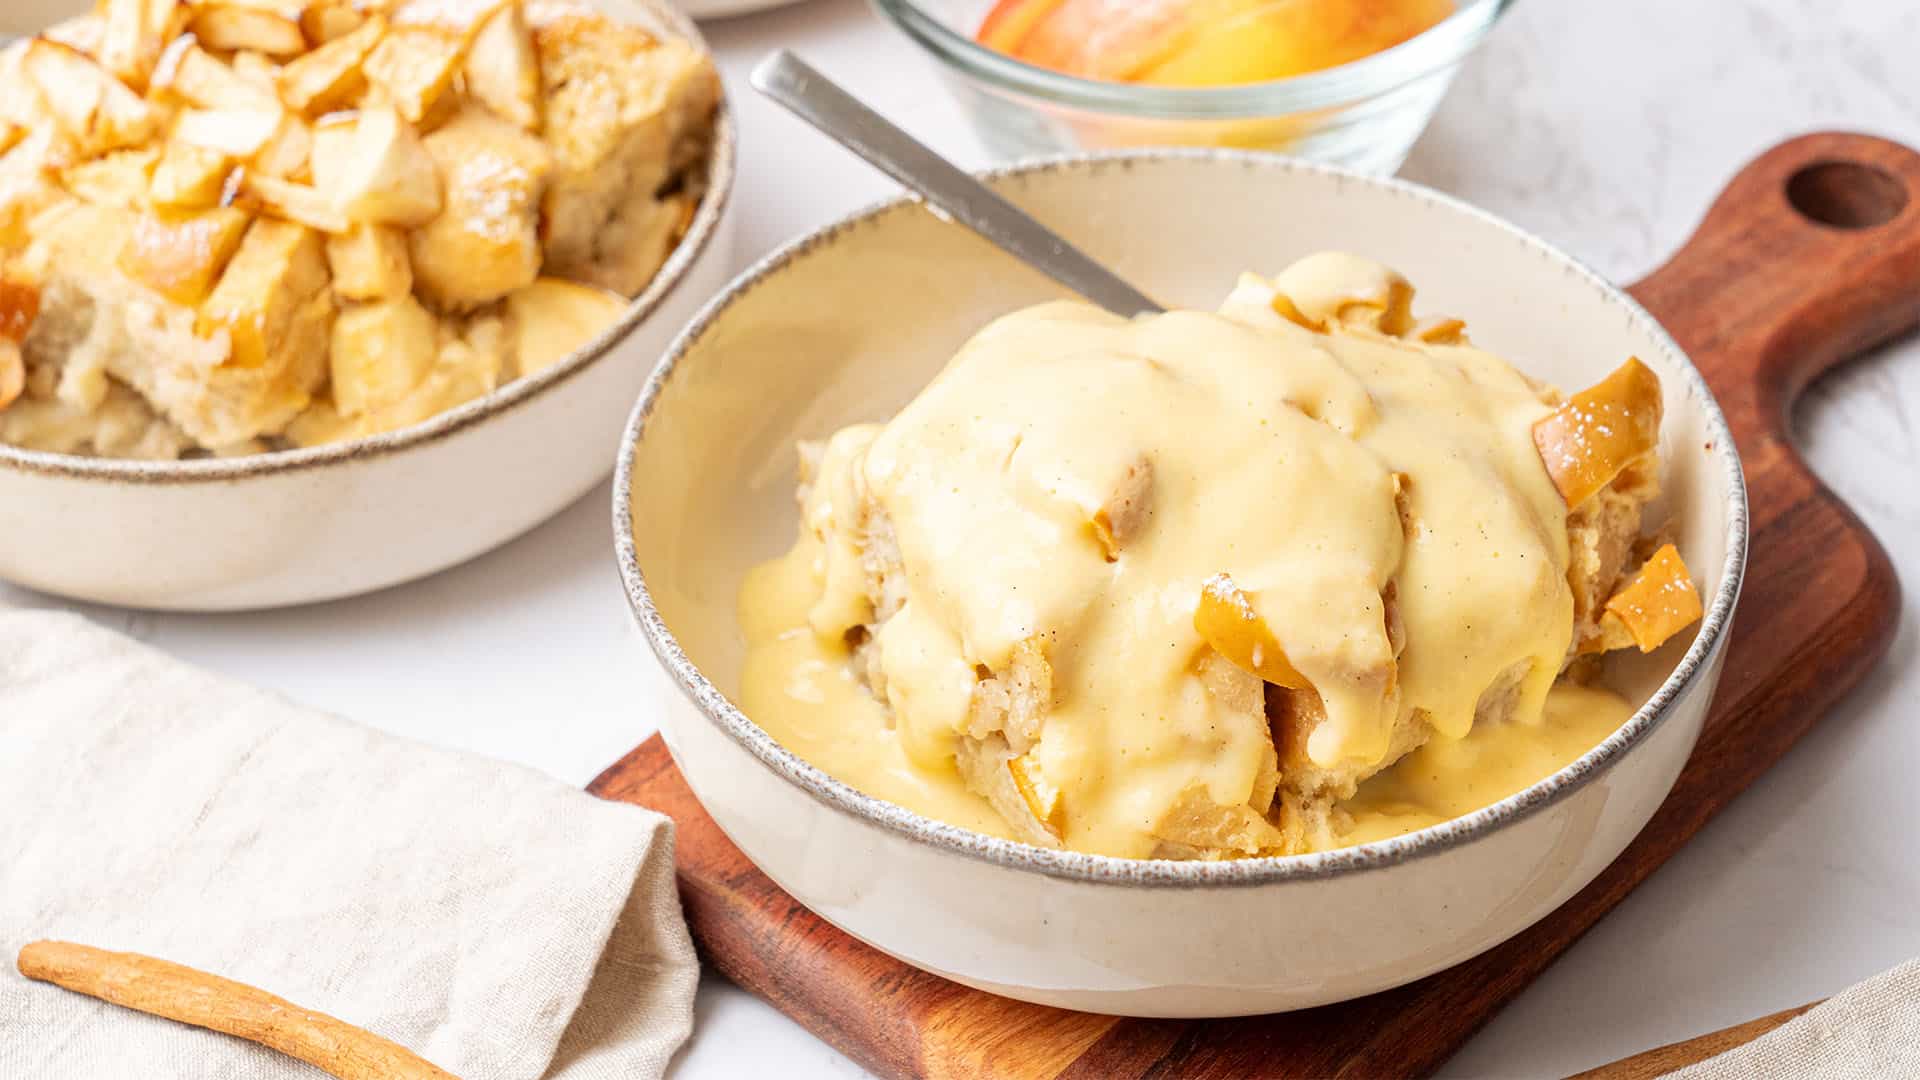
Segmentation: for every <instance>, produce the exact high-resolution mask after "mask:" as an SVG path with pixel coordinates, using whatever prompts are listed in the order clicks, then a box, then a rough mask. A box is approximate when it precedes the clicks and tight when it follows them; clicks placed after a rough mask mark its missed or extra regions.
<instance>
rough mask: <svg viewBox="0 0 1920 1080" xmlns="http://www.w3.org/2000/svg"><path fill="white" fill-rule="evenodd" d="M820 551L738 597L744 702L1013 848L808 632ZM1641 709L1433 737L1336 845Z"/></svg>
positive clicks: (1536, 774)
mask: <svg viewBox="0 0 1920 1080" xmlns="http://www.w3.org/2000/svg"><path fill="white" fill-rule="evenodd" d="M816 556H817V550H816V549H815V547H814V546H813V545H812V544H810V543H806V542H802V543H800V544H798V545H795V547H794V548H793V549H792V550H791V551H789V552H788V553H787V554H785V555H783V556H781V557H780V558H777V559H773V560H770V561H768V562H766V563H763V564H761V565H760V566H758V567H755V568H754V570H753V571H752V573H751V574H749V576H748V578H747V582H746V585H745V587H744V588H742V589H741V592H740V619H741V625H742V626H743V627H745V629H746V633H747V643H748V651H747V666H746V672H745V675H744V676H743V678H742V686H741V700H742V703H743V704H744V706H745V708H746V710H747V713H748V715H750V716H752V717H753V718H754V720H755V722H757V723H758V724H759V725H760V726H761V727H763V728H765V729H766V731H767V734H769V735H772V736H773V737H774V738H775V739H777V740H779V742H780V744H781V745H782V746H785V747H786V748H787V749H789V750H792V751H793V752H794V753H796V754H798V755H800V756H801V757H802V758H804V759H805V760H807V761H809V762H812V763H813V764H814V765H816V766H818V767H819V768H821V769H822V770H824V771H825V772H826V773H827V774H828V775H829V776H832V777H834V778H835V779H838V780H842V781H844V782H846V783H848V784H850V785H852V786H853V787H856V788H858V789H860V790H861V791H864V792H866V793H867V794H869V795H874V796H878V797H879V798H882V799H885V800H887V801H888V802H891V803H895V804H897V805H900V806H903V807H906V808H907V809H908V810H911V811H913V812H914V813H916V814H920V815H922V816H925V817H930V818H933V819H934V820H936V821H944V822H947V823H949V824H952V825H958V826H961V827H962V828H966V829H972V830H973V831H975V832H979V833H985V834H987V835H988V836H998V837H1002V838H1008V837H1010V836H1011V833H1010V832H1009V830H1008V828H1007V823H1006V821H1005V820H1004V819H1003V818H1001V816H1000V815H999V814H998V813H996V812H995V811H994V809H993V807H992V806H990V805H988V803H987V800H986V799H985V798H983V797H981V796H980V795H977V794H975V793H974V792H973V791H971V790H969V789H968V788H967V785H966V784H965V783H963V782H962V781H961V779H960V774H959V772H958V771H956V770H955V769H954V768H953V766H952V763H951V762H948V763H946V764H945V767H936V768H922V767H919V766H916V765H914V764H913V763H912V762H911V761H910V760H908V758H907V755H906V752H905V750H904V748H903V747H902V745H901V742H900V740H899V738H898V737H897V736H896V734H895V732H894V731H893V729H892V726H891V724H890V722H889V720H888V717H887V710H886V709H885V708H884V707H883V706H882V705H881V704H880V703H879V702H878V701H876V700H874V697H873V695H872V694H870V693H868V692H867V690H866V688H865V687H864V686H862V685H860V682H859V680H858V679H856V678H855V677H854V675H853V673H852V672H851V671H850V670H849V669H848V659H849V651H850V650H849V649H848V648H847V646H846V643H845V642H844V641H841V640H836V639H829V638H823V637H821V636H820V635H818V634H815V633H814V632H813V630H812V628H811V627H810V626H808V625H807V611H808V609H809V608H810V607H812V606H813V604H814V602H815V600H816V599H817V598H818V587H817V585H816V584H815V582H814V579H813V567H812V564H813V561H814V559H815V557H816ZM1632 714H1633V708H1632V706H1631V705H1629V704H1628V703H1627V701H1626V699H1625V698H1622V697H1621V696H1620V695H1618V694H1615V693H1613V692H1612V691H1609V690H1603V689H1600V688H1598V687H1586V686H1576V685H1572V684H1566V683H1562V684H1558V685H1556V686H1554V687H1553V689H1552V690H1551V691H1550V692H1549V693H1548V695H1547V706H1546V711H1545V714H1544V715H1543V717H1542V718H1541V720H1540V721H1539V722H1537V723H1522V722H1516V721H1510V722H1507V723H1499V724H1479V725H1476V726H1474V727H1473V728H1472V729H1471V730H1470V731H1468V732H1467V734H1466V736H1465V737H1463V738H1459V739H1451V738H1446V737H1444V736H1442V737H1439V738H1435V739H1433V740H1432V741H1430V742H1428V743H1427V744H1426V745H1425V746H1422V747H1421V748H1420V749H1418V750H1415V751H1414V752H1413V753H1411V754H1408V755H1407V756H1406V757H1404V758H1401V759H1400V760H1399V761H1398V762H1396V763H1395V764H1394V765H1392V766H1390V767H1388V768H1387V769H1386V770H1385V771H1383V772H1381V773H1379V774H1377V775H1375V776H1373V777H1372V778H1370V779H1368V780H1367V781H1365V782H1363V783H1362V784H1361V785H1360V790H1359V791H1358V792H1357V793H1355V795H1354V797H1353V798H1351V799H1348V800H1346V801H1345V802H1343V803H1341V804H1340V806H1339V807H1338V810H1337V812H1336V814H1335V820H1336V822H1337V826H1336V832H1335V842H1334V843H1333V844H1332V845H1328V846H1336V847H1337V846H1348V845H1352V844H1364V843H1368V842H1370V841H1374V840H1385V839H1387V838H1389V837H1394V836H1401V835H1403V834H1406V833H1410V832H1414V831H1417V830H1419V829H1424V828H1427V827H1429V826H1432V825H1438V824H1440V823H1441V822H1444V821H1451V820H1452V819H1454V818H1457V817H1460V816H1461V815H1463V814H1469V813H1472V812H1473V811H1475V810H1478V809H1480V808H1481V807H1483V806H1490V805H1492V804H1493V803H1496V802H1499V801H1500V800H1501V799H1504V798H1506V797H1507V796H1509V795H1513V794H1516V793H1518V792H1521V791H1524V790H1526V789H1527V788H1529V787H1532V786H1533V785H1534V784H1536V783H1539V782H1540V781H1541V780H1544V779H1546V778H1547V777H1549V776H1552V775H1553V774H1554V773H1556V772H1559V771H1560V770H1561V769H1564V768H1566V767H1567V766H1568V765H1570V764H1572V763H1573V762H1575V761H1577V760H1578V759H1579V758H1580V757H1581V755H1583V754H1585V753H1586V752H1587V751H1589V750H1591V749H1593V748H1594V747H1595V746H1598V745H1600V743H1601V742H1602V741H1603V740H1604V739H1606V737H1607V736H1609V735H1611V734H1613V733H1614V731H1615V730H1617V729H1618V728H1619V727H1620V725H1621V724H1624V723H1626V721H1627V718H1628V717H1629V716H1631V715H1632Z"/></svg>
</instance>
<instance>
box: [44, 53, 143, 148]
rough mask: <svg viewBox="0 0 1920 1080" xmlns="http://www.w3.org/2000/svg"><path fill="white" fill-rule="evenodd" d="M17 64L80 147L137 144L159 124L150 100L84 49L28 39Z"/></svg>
mask: <svg viewBox="0 0 1920 1080" xmlns="http://www.w3.org/2000/svg"><path fill="white" fill-rule="evenodd" d="M21 64H22V66H23V68H24V70H25V71H26V73H27V77H28V78H30V79H32V80H33V83H34V85H35V86H36V87H38V88H39V91H40V97H41V100H43V101H44V102H45V103H46V105H47V108H48V110H49V111H50V112H52V114H53V119H54V122H55V123H57V124H59V126H60V128H61V130H63V131H65V132H66V133H67V135H68V136H69V137H71V138H72V139H73V140H74V142H75V143H76V144H78V145H79V147H80V148H81V149H82V150H83V151H84V152H87V153H103V152H105V151H108V150H117V149H119V148H120V147H123V146H134V145H137V144H139V143H142V142H145V141H146V140H147V139H148V138H149V137H150V136H152V134H153V131H154V128H155V127H157V126H158V124H159V117H158V116H157V115H156V114H155V112H154V110H153V108H152V106H150V105H148V104H147V103H146V102H145V101H144V100H142V99H141V98H140V96H139V95H138V94H135V93H134V92H133V91H131V90H129V89H127V88H126V87H125V86H124V85H122V84H121V82H120V80H118V79H116V78H114V77H113V75H112V74H110V73H109V72H108V71H107V69H106V68H103V67H101V66H100V65H99V64H96V63H94V62H93V60H92V59H91V58H89V57H88V56H86V55H85V54H84V53H81V52H77V51H75V50H74V49H71V48H69V47H67V46H65V45H62V44H59V43H58V42H54V41H50V40H48V39H46V38H35V39H33V40H32V41H30V42H28V43H27V47H26V52H25V54H24V55H23V56H22V58H21Z"/></svg>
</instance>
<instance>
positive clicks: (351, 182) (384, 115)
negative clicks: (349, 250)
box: [313, 106, 444, 228]
mask: <svg viewBox="0 0 1920 1080" xmlns="http://www.w3.org/2000/svg"><path fill="white" fill-rule="evenodd" d="M343 130H344V131H346V132H348V134H347V135H345V136H344V137H343V136H342V135H341V132H342V131H343ZM313 175H314V180H315V182H316V183H318V184H320V185H321V186H322V187H323V188H325V189H326V190H327V191H328V192H329V193H331V195H332V197H333V199H334V203H335V205H336V206H338V207H339V208H340V210H341V212H342V213H344V214H345V215H346V216H347V218H348V219H349V220H351V221H353V222H355V223H357V224H363V225H399V226H402V227H406V228H414V227H416V226H420V225H425V224H426V223H427V222H430V221H432V220H433V219H434V218H435V217H436V216H437V215H438V214H439V213H440V211H441V208H442V206H443V205H444V200H443V199H442V197H441V177H440V169H439V168H437V167H436V165H435V162H434V158H433V156H432V155H431V154H430V153H429V152H428V150H427V146H426V144H424V143H423V142H422V141H421V140H420V137H419V136H418V135H417V134H415V133H414V130H413V125H411V124H409V123H407V122H406V121H405V120H404V119H402V118H401V117H400V114H399V113H398V112H396V111H395V110H394V109H393V108H392V107H391V106H372V107H369V108H366V109H362V110H361V111H360V115H359V118H358V119H357V120H355V121H353V123H352V124H351V126H350V127H347V126H336V125H326V124H323V125H321V138H319V139H318V140H317V141H316V143H315V145H314V162H313Z"/></svg>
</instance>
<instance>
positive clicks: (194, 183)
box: [147, 139, 233, 209]
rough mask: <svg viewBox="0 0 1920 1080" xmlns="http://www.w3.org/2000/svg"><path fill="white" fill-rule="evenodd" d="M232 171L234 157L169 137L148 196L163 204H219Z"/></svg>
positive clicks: (189, 207)
mask: <svg viewBox="0 0 1920 1080" xmlns="http://www.w3.org/2000/svg"><path fill="white" fill-rule="evenodd" d="M232 172H233V159H232V158H231V157H228V156H227V155H226V154H225V153H224V152H222V151H219V150H215V149H212V148H210V147H205V146H196V145H194V144H193V143H189V142H182V141H180V140H179V139H172V140H169V141H168V142H167V145H166V148H165V149H164V150H162V151H161V153H160V161H159V163H158V164H156V165H155V166H154V168H153V180H152V182H151V184H150V185H149V187H148V189H147V197H148V198H149V199H151V200H152V201H153V204H154V205H155V206H162V207H174V208H178V209H197V208H205V207H211V206H218V205H220V201H221V195H222V194H223V193H224V191H225V190H226V184H227V176H228V175H229V174H230V173H232Z"/></svg>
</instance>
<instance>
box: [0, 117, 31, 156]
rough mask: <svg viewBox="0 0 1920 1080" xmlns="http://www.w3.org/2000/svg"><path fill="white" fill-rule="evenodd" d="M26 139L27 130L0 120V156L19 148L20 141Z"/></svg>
mask: <svg viewBox="0 0 1920 1080" xmlns="http://www.w3.org/2000/svg"><path fill="white" fill-rule="evenodd" d="M26 137H27V129H26V128H25V127H23V126H22V125H20V124H15V123H13V122H11V121H7V120H0V154H4V153H6V152H7V151H9V150H11V149H13V148H14V147H16V146H19V145H20V140H22V139H24V138H26Z"/></svg>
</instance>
